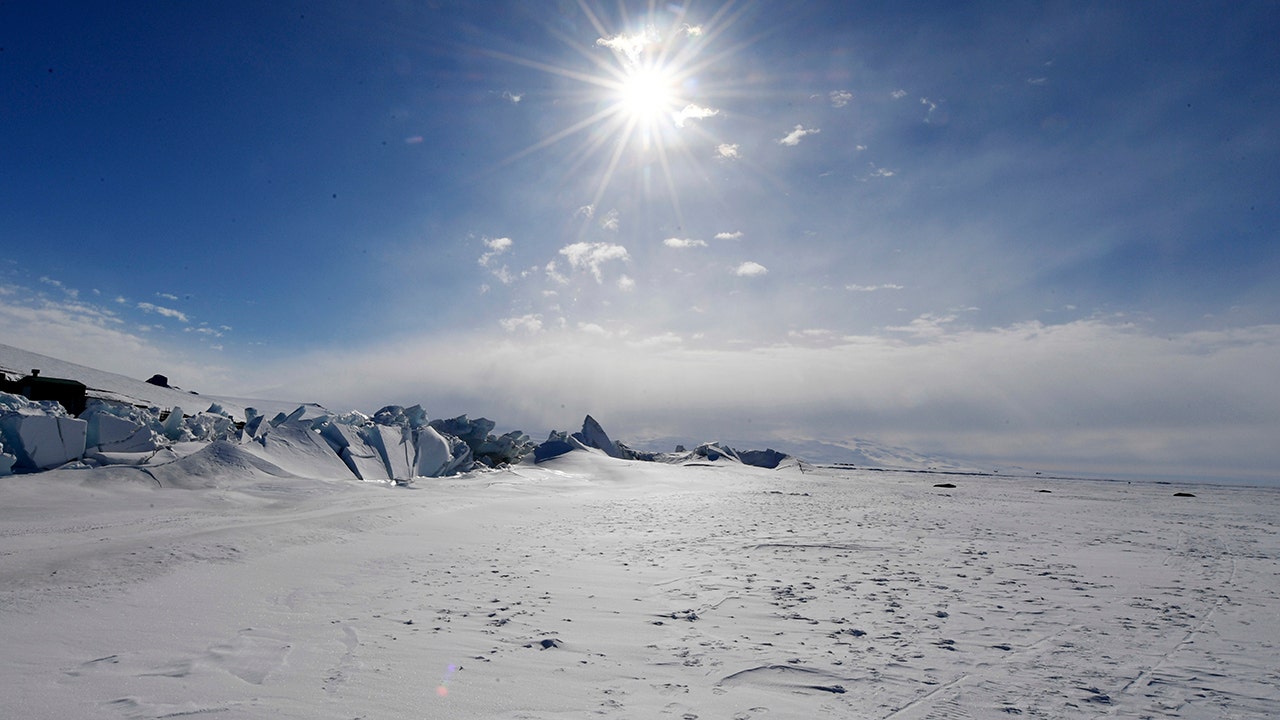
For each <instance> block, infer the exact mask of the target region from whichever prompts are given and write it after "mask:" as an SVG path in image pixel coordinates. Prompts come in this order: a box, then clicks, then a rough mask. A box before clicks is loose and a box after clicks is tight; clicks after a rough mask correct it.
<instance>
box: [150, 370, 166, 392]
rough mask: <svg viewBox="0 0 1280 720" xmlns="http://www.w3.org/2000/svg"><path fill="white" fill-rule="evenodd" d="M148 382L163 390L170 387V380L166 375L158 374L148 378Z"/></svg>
mask: <svg viewBox="0 0 1280 720" xmlns="http://www.w3.org/2000/svg"><path fill="white" fill-rule="evenodd" d="M147 382H148V383H150V384H152V385H155V386H157V387H162V388H167V387H169V378H167V377H165V376H164V375H161V374H160V373H156V374H155V375H152V376H151V377H149V378H147Z"/></svg>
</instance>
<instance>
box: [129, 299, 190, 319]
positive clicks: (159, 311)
mask: <svg viewBox="0 0 1280 720" xmlns="http://www.w3.org/2000/svg"><path fill="white" fill-rule="evenodd" d="M134 307H136V308H138V309H139V310H141V311H143V312H147V313H154V314H156V315H159V316H161V317H167V318H172V319H174V320H177V321H178V322H181V323H189V322H191V320H190V319H189V318H188V317H187V314H186V313H184V312H182V311H181V310H174V309H173V308H167V307H163V306H160V305H153V304H152V303H149V302H140V303H138V304H137V305H135V306H134Z"/></svg>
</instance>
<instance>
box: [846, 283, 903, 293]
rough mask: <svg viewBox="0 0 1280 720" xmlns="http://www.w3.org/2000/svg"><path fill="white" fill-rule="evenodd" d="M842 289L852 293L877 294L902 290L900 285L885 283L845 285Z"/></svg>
mask: <svg viewBox="0 0 1280 720" xmlns="http://www.w3.org/2000/svg"><path fill="white" fill-rule="evenodd" d="M844 289H845V290H852V291H853V292H877V291H879V290H902V289H904V288H903V286H902V285H893V284H891V283H885V284H883V285H857V284H854V285H845V286H844Z"/></svg>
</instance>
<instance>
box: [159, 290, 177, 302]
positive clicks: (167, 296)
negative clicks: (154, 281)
mask: <svg viewBox="0 0 1280 720" xmlns="http://www.w3.org/2000/svg"><path fill="white" fill-rule="evenodd" d="M156 297H158V298H161V299H164V300H173V301H176V300H177V299H178V296H177V295H174V294H173V293H159V292H158V293H156Z"/></svg>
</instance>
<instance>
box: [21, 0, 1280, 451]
mask: <svg viewBox="0 0 1280 720" xmlns="http://www.w3.org/2000/svg"><path fill="white" fill-rule="evenodd" d="M570 10H572V12H565V13H554V14H539V12H540V11H539V10H538V9H537V8H536V7H528V6H525V5H521V4H516V3H511V4H509V5H504V7H503V8H502V10H501V11H500V12H495V11H494V10H493V9H492V8H491V7H490V6H485V7H483V8H471V7H441V8H439V9H430V8H426V7H418V8H411V7H407V6H400V7H395V8H391V7H387V8H378V9H374V10H369V9H354V8H350V7H347V6H346V5H345V4H342V3H321V4H319V5H309V6H307V7H306V8H305V9H300V8H293V7H291V6H289V5H276V6H273V7H263V8H252V9H249V10H244V9H243V8H242V9H238V10H236V11H234V12H232V11H231V10H229V9H224V8H218V7H209V8H190V7H171V8H162V9H156V8H153V7H148V8H145V9H143V8H138V7H133V6H131V5H129V4H125V5H116V6H111V7H105V6H104V7H96V6H95V7H93V8H89V9H86V10H85V12H83V13H78V14H75V15H73V16H70V17H68V16H67V15H68V14H67V13H61V12H57V11H55V10H54V9H50V8H44V7H39V6H20V7H13V6H7V7H5V8H4V9H3V10H0V28H3V29H2V30H0V47H2V48H3V52H0V88H3V89H0V96H2V97H0V101H3V102H4V103H5V106H6V107H7V108H11V111H9V112H6V114H4V115H3V116H0V135H3V136H4V137H5V138H6V140H7V142H6V147H5V148H4V150H3V153H4V155H3V163H4V165H5V167H6V168H7V169H8V170H7V171H6V173H4V174H3V176H0V243H2V244H3V247H4V249H5V252H4V253H3V256H4V259H3V260H0V338H2V339H3V342H6V343H8V344H12V345H17V346H20V347H24V348H27V349H30V350H33V351H36V352H43V353H46V354H51V355H55V356H58V357H63V358H65V359H68V360H72V361H75V362H81V363H84V364H89V365H94V366H97V367H102V368H104V369H108V370H114V371H119V372H125V373H128V374H131V375H134V376H140V377H147V376H149V375H150V374H151V373H154V372H165V373H166V374H168V375H170V376H171V377H175V378H179V377H181V378H183V380H182V381H180V384H182V385H184V386H186V387H192V388H199V389H205V390H207V391H209V392H214V391H218V392H224V393H230V392H253V391H259V390H263V389H268V390H274V391H277V392H280V393H290V394H297V396H298V397H299V398H300V399H308V400H310V399H314V400H317V401H320V402H323V403H326V404H329V405H331V406H343V405H349V406H352V407H361V408H365V409H370V408H372V407H374V406H376V405H378V404H380V403H384V402H399V403H412V402H422V403H423V404H424V405H425V406H426V407H427V408H428V410H429V411H431V412H432V413H433V414H440V415H444V414H450V413H461V412H472V413H475V414H488V415H490V416H491V417H495V418H499V419H502V420H503V421H507V422H511V423H515V424H523V425H525V426H526V427H525V429H530V430H536V429H540V428H550V427H560V426H564V425H567V424H570V423H571V422H572V419H573V418H574V417H575V416H580V415H581V414H582V413H583V412H592V413H595V414H597V415H599V416H602V417H604V418H606V419H607V420H608V422H609V425H610V427H611V428H616V429H617V431H618V432H619V433H620V434H621V435H624V436H629V437H635V436H636V435H637V434H641V433H650V434H652V435H654V436H659V435H680V434H687V435H690V436H693V437H701V436H702V435H703V434H704V432H706V431H707V430H708V429H710V431H712V432H724V433H726V434H733V435H739V436H741V435H744V434H754V435H756V436H759V437H762V438H768V437H814V438H817V437H825V438H828V439H830V438H831V437H832V434H833V433H834V434H835V435H837V436H838V435H839V434H840V431H839V430H838V429H839V428H847V430H848V432H847V434H848V435H853V434H857V435H862V436H878V437H882V438H884V439H885V440H887V441H892V442H898V443H900V444H910V445H911V446H913V447H917V448H920V449H923V450H929V451H938V452H946V453H950V454H954V455H962V456H969V457H979V458H991V459H993V460H995V459H999V460H1002V461H1018V462H1025V463H1040V464H1052V465H1053V466H1055V467H1059V468H1064V469H1071V468H1082V469H1091V468H1095V467H1096V468H1100V469H1106V470H1122V469H1128V470H1132V471H1139V472H1140V471H1143V470H1144V469H1150V470H1151V471H1153V472H1176V471H1181V470H1185V471H1186V472H1187V473H1188V474H1194V473H1212V474H1215V475H1266V474H1268V473H1270V474H1271V475H1274V474H1275V473H1276V468H1280V455H1277V451H1275V450H1274V449H1272V447H1271V446H1272V445H1274V443H1271V442H1269V441H1267V440H1266V438H1274V437H1275V436H1276V432H1277V431H1278V430H1280V409H1278V408H1280V402H1277V400H1280V397H1277V395H1278V394H1280V390H1276V389H1274V388H1273V387H1272V386H1273V385H1275V383H1274V381H1273V378H1274V377H1276V375H1277V371H1278V370H1280V289H1278V288H1277V285H1276V283H1274V282H1273V278H1274V277H1276V276H1277V270H1280V262H1278V261H1280V246H1277V245H1276V244H1275V242H1274V240H1275V237H1276V231H1277V229H1278V228H1280V209H1277V206H1276V204H1275V202H1274V197H1275V196H1276V195H1277V191H1278V190H1280V188H1278V187H1277V184H1278V183H1277V171H1276V170H1275V168H1276V167H1280V163H1278V162H1277V160H1280V157H1277V155H1278V153H1277V140H1275V139H1274V137H1273V135H1274V133H1272V132H1271V130H1270V127H1269V126H1270V121H1269V118H1271V117H1274V115H1275V114H1276V111H1277V110H1280V96H1278V94H1277V92H1276V89H1275V84H1274V82H1273V81H1272V79H1271V77H1270V76H1271V73H1270V70H1269V68H1270V67H1273V66H1275V65H1276V64H1277V62H1276V61H1277V60H1280V58H1278V57H1277V55H1280V52H1278V47H1277V45H1278V44H1280V43H1278V41H1276V40H1275V39H1274V38H1273V37H1272V34H1271V33H1268V32H1266V28H1269V27H1274V25H1275V21H1276V20H1278V19H1280V18H1278V17H1277V15H1278V14H1280V12H1278V11H1277V10H1276V8H1275V6H1274V4H1272V3H1265V2H1243V3H1235V4H1232V5H1231V7H1229V8H1210V9H1197V8H1191V7H1180V8H1169V7H1167V6H1166V5H1164V4H1157V3H1130V4H1125V5H1124V6H1122V7H1109V8H1105V9H1101V10H1099V9H1097V8H1094V9H1092V10H1090V11H1089V12H1087V13H1085V12H1083V11H1076V10H1072V9H1070V8H1067V9H1053V8H1050V9H1045V8H1031V7H1027V8H1015V9H1009V8H1004V9H1002V10H1001V12H1000V13H999V14H992V13H987V12H983V11H981V10H980V9H975V8H967V9H965V8H956V7H952V6H951V5H950V4H939V5H937V6H935V7H932V8H916V9H913V10H911V11H902V10H900V9H898V6H896V5H894V4H892V3H859V4H858V5H857V6H856V7H850V6H848V5H847V4H844V3H810V4H808V5H806V6H805V7H804V8H802V9H799V10H797V9H796V8H787V9H786V11H785V12H783V11H782V9H780V8H776V7H773V6H770V5H768V4H763V3H754V2H706V3H701V2H689V3H686V4H684V5H669V6H664V7H662V8H657V7H653V4H652V3H647V2H646V3H624V4H622V6H621V7H619V6H616V5H615V4H613V3H599V4H597V3H593V2H587V1H586V0H583V2H580V3H579V4H578V5H577V7H576V8H574V7H570ZM144 14H145V20H146V22H142V21H141V19H142V18H143V15H144ZM192 28H199V29H200V31H199V32H198V33H195V32H193V30H192ZM562 405H563V406H565V407H564V408H563V409H562ZM721 428H723V430H722V429H721ZM702 439H706V438H702Z"/></svg>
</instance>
